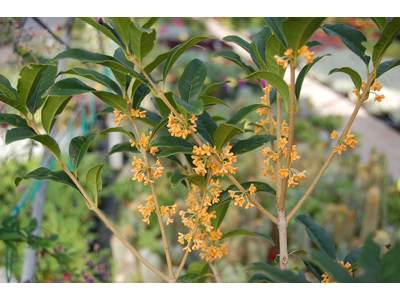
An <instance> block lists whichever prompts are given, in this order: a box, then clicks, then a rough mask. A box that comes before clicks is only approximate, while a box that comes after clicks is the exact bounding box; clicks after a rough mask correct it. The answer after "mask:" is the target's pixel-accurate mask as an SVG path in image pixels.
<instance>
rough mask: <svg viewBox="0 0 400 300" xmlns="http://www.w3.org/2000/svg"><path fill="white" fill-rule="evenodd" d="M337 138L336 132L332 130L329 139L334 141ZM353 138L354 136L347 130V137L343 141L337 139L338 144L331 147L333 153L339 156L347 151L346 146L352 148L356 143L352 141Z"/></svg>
mask: <svg viewBox="0 0 400 300" xmlns="http://www.w3.org/2000/svg"><path fill="white" fill-rule="evenodd" d="M337 137H338V132H337V131H336V130H334V131H333V132H332V133H331V139H335V138H337ZM353 137H354V134H351V131H350V130H349V132H348V133H347V135H346V136H345V137H344V138H343V139H339V142H338V143H337V145H336V146H334V147H333V152H334V153H338V154H339V155H341V154H342V151H346V150H347V146H349V147H351V148H354V147H355V146H356V144H357V143H358V142H357V141H356V140H355V139H353ZM343 143H344V144H346V145H347V146H346V145H344V144H343Z"/></svg>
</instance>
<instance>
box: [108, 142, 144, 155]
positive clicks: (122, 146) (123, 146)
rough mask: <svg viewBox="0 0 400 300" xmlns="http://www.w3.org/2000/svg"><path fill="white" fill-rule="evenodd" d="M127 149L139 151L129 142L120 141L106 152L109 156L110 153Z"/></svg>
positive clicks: (133, 151)
mask: <svg viewBox="0 0 400 300" xmlns="http://www.w3.org/2000/svg"><path fill="white" fill-rule="evenodd" d="M125 151H129V152H132V153H139V152H140V151H139V150H138V149H137V148H136V147H132V146H131V143H120V144H116V145H114V146H112V148H111V150H110V152H108V155H109V156H110V155H111V154H114V153H117V152H125Z"/></svg>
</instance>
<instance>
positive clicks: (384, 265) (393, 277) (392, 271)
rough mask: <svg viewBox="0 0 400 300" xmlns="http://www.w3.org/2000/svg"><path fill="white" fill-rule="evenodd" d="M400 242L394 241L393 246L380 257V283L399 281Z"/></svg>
mask: <svg viewBox="0 0 400 300" xmlns="http://www.w3.org/2000/svg"><path fill="white" fill-rule="evenodd" d="M399 256H400V243H399V242H396V244H395V245H394V247H393V248H392V249H391V250H390V251H388V252H387V253H385V254H384V255H383V257H382V260H381V264H380V269H379V282H380V283H399V282H400V260H399Z"/></svg>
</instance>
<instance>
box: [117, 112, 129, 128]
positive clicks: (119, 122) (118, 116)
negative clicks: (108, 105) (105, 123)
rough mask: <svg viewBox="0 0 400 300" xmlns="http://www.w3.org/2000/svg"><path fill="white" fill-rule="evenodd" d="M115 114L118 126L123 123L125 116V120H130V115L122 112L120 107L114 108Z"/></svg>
mask: <svg viewBox="0 0 400 300" xmlns="http://www.w3.org/2000/svg"><path fill="white" fill-rule="evenodd" d="M114 115H115V117H116V119H114V122H115V124H117V125H118V126H120V125H121V121H122V120H123V119H124V118H125V121H128V116H127V115H126V114H123V113H121V112H120V111H119V110H118V109H114Z"/></svg>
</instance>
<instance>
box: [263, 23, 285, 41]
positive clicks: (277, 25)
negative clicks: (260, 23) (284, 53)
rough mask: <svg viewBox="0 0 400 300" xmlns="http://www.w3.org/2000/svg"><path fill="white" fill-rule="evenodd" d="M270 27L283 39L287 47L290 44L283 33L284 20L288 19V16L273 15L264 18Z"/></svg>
mask: <svg viewBox="0 0 400 300" xmlns="http://www.w3.org/2000/svg"><path fill="white" fill-rule="evenodd" d="M264 20H265V22H266V23H267V25H268V27H269V28H270V29H271V31H272V33H273V34H274V35H275V36H276V37H277V38H278V39H279V40H280V41H281V43H282V44H283V45H284V46H285V47H287V46H288V44H287V42H286V39H285V37H284V35H283V30H282V22H283V21H285V20H286V17H272V18H264Z"/></svg>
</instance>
